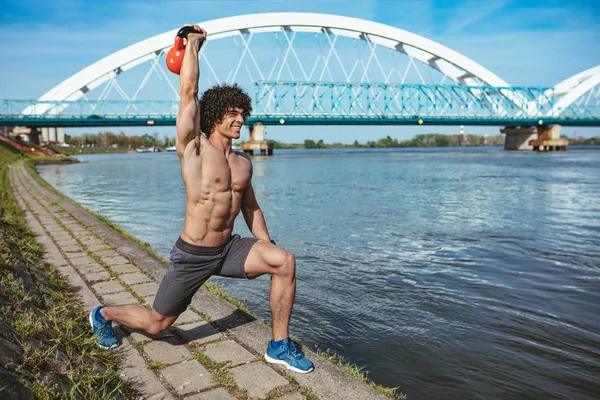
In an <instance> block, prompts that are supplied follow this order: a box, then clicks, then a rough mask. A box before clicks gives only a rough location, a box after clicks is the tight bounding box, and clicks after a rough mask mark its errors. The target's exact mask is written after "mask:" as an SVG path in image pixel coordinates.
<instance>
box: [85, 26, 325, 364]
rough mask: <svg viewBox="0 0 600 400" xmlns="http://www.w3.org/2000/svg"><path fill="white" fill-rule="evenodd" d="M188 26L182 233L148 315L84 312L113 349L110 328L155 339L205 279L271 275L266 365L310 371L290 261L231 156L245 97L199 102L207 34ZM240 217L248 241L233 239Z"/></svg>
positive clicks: (210, 94) (229, 89) (209, 95)
mask: <svg viewBox="0 0 600 400" xmlns="http://www.w3.org/2000/svg"><path fill="white" fill-rule="evenodd" d="M188 26H193V27H194V29H195V31H196V32H194V33H190V34H188V36H187V46H186V49H185V55H184V59H183V64H182V66H181V73H180V87H179V94H180V108H179V114H178V115H177V140H176V149H177V154H178V156H179V160H180V162H181V175H182V177H183V181H184V183H185V187H186V191H187V198H186V215H185V225H184V228H183V232H182V233H181V235H180V237H179V238H178V240H177V242H176V244H175V246H174V247H173V250H171V264H170V267H169V270H168V272H167V273H166V275H165V276H164V278H163V280H162V283H161V284H160V288H159V289H158V293H157V294H156V298H155V300H154V304H153V309H152V310H149V309H146V308H144V307H142V306H134V305H129V306H120V307H102V306H99V307H97V308H96V309H94V310H93V311H92V312H91V313H90V324H91V325H92V328H93V330H94V335H95V338H96V341H97V343H98V345H99V346H101V347H104V348H111V347H115V346H118V341H117V339H116V338H115V336H114V332H113V329H112V321H115V322H117V323H119V324H121V325H124V326H126V327H128V328H132V329H142V330H144V331H146V332H148V333H149V334H154V335H155V334H158V333H160V332H162V331H164V330H165V329H167V328H169V327H170V326H171V325H172V324H173V323H174V322H175V320H177V317H178V316H179V314H181V313H182V312H184V311H185V310H186V308H187V307H188V306H189V304H190V302H191V300H192V296H193V295H194V294H195V293H196V291H197V290H198V289H199V288H200V286H202V284H203V283H204V282H205V281H206V280H207V279H208V278H209V277H210V276H211V275H220V276H228V277H234V278H244V279H253V278H256V277H258V276H260V275H263V274H270V275H271V292H270V298H269V305H270V308H271V314H272V322H273V328H272V335H273V337H272V340H270V341H269V343H268V344H267V350H266V352H265V359H266V360H267V361H268V362H271V363H277V364H282V365H285V366H286V367H287V368H288V369H291V370H292V371H295V372H300V373H306V372H310V371H312V370H313V368H314V367H313V364H312V362H311V361H310V360H309V359H308V358H306V356H304V354H302V352H300V351H299V350H298V349H297V348H296V346H295V344H294V343H293V342H292V341H291V340H290V339H289V333H288V327H289V321H290V315H291V313H292V307H293V305H294V296H295V293H296V278H295V268H296V261H295V259H294V256H293V255H292V254H291V253H290V252H288V251H286V250H284V249H282V248H280V247H277V246H276V245H275V243H274V242H273V241H272V240H271V238H270V236H269V231H268V230H267V226H266V223H265V219H264V216H263V213H262V211H261V209H260V207H259V206H258V203H257V202H256V198H255V196H254V190H253V189H252V182H251V178H252V163H251V161H250V158H249V157H248V156H247V155H245V154H243V153H238V152H235V151H232V149H231V141H232V139H238V138H239V137H240V129H241V127H242V124H243V123H244V121H245V119H246V118H248V116H249V115H250V112H251V111H252V107H251V100H250V97H249V96H248V95H247V94H246V93H245V92H244V91H243V90H242V89H241V88H239V87H238V86H237V85H234V86H226V85H223V86H215V87H213V88H211V89H209V90H207V91H206V92H205V93H204V94H203V95H202V98H201V99H200V100H199V99H198V79H199V64H198V52H199V51H200V48H201V46H202V44H203V43H204V40H205V39H206V32H205V31H204V30H203V29H202V28H200V27H199V26H197V25H188ZM200 104H202V107H200ZM201 130H202V131H203V132H204V133H205V135H206V136H204V135H202V134H201V133H200V131H201ZM240 211H241V212H242V213H243V215H244V219H245V220H246V223H247V224H248V227H249V229H250V231H251V232H252V234H253V235H254V237H253V238H241V237H240V236H239V235H233V234H232V232H233V224H234V221H235V218H236V216H237V215H238V214H239V212H240Z"/></svg>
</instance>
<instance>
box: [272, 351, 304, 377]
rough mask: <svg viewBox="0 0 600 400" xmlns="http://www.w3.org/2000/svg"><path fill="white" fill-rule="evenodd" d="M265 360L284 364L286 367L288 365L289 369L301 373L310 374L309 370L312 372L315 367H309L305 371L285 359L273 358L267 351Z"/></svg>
mask: <svg viewBox="0 0 600 400" xmlns="http://www.w3.org/2000/svg"><path fill="white" fill-rule="evenodd" d="M265 360H267V362H270V363H271V364H280V365H283V366H284V367H286V368H287V369H289V370H291V371H294V372H297V373H299V374H308V373H309V372H311V371H312V370H313V369H315V368H314V367H313V368H311V369H309V370H308V371H303V370H301V369H298V368H296V367H292V366H291V365H289V364H288V363H286V362H285V361H282V360H277V359H275V358H271V357H269V356H268V355H267V353H265Z"/></svg>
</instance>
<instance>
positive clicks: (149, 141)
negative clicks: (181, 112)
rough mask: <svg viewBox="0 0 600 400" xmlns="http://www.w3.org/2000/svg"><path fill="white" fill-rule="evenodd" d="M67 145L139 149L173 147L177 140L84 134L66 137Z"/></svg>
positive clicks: (144, 135) (154, 136) (115, 134)
mask: <svg viewBox="0 0 600 400" xmlns="http://www.w3.org/2000/svg"><path fill="white" fill-rule="evenodd" d="M65 143H67V144H69V145H71V146H75V147H120V148H130V149H137V148H139V147H146V148H147V147H152V146H158V147H171V146H174V145H175V138H174V137H173V138H169V137H165V138H164V139H161V138H159V137H158V133H153V134H150V133H145V134H143V135H139V136H138V135H133V136H128V135H126V134H125V132H119V133H113V132H109V131H107V132H100V133H84V134H81V135H79V136H71V135H65Z"/></svg>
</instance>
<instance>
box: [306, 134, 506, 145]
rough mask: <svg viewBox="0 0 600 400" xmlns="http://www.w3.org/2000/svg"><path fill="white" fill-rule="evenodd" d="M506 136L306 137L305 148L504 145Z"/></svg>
mask: <svg viewBox="0 0 600 400" xmlns="http://www.w3.org/2000/svg"><path fill="white" fill-rule="evenodd" d="M503 145H504V136H503V135H496V136H479V135H441V134H437V133H428V134H421V135H417V136H415V137H414V138H412V139H410V140H404V141H398V139H393V138H392V137H391V136H386V137H384V138H381V139H378V140H375V141H367V142H366V143H359V142H358V140H356V141H354V143H353V144H351V145H348V144H341V143H333V144H327V143H324V142H323V140H318V141H316V142H315V141H314V140H311V139H306V140H305V141H304V148H306V149H323V148H332V147H356V148H360V147H364V148H387V147H462V146H503Z"/></svg>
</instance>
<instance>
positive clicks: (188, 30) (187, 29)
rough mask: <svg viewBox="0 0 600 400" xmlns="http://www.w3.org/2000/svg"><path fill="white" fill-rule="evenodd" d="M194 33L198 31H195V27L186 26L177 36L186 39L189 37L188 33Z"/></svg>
mask: <svg viewBox="0 0 600 400" xmlns="http://www.w3.org/2000/svg"><path fill="white" fill-rule="evenodd" d="M192 32H196V30H195V29H194V27H193V26H184V27H183V28H181V29H180V30H179V32H177V36H179V37H180V38H182V39H184V38H185V37H186V36H187V35H188V33H192ZM197 33H198V32H197Z"/></svg>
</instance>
